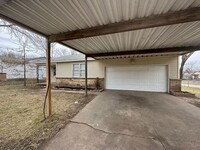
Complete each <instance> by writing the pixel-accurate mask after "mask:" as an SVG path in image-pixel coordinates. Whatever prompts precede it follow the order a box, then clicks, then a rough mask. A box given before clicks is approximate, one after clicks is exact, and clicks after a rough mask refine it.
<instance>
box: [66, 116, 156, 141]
mask: <svg viewBox="0 0 200 150" xmlns="http://www.w3.org/2000/svg"><path fill="white" fill-rule="evenodd" d="M70 122H71V123H76V124H81V125H85V126H88V127H90V128H92V129H94V130H97V131H100V132H103V133H105V134H114V135H122V136H129V137H136V138H143V139H152V140H155V138H153V137H152V138H151V137H143V136H137V135H132V134H125V133H119V132H109V131H104V130H102V129H98V128H95V127H93V126H92V125H89V124H87V123H84V122H77V121H72V120H71V121H70Z"/></svg>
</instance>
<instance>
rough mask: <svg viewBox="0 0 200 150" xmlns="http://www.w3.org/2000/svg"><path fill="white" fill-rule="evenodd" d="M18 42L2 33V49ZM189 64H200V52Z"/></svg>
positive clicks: (15, 46) (194, 55)
mask: <svg viewBox="0 0 200 150" xmlns="http://www.w3.org/2000/svg"><path fill="white" fill-rule="evenodd" d="M16 42H17V41H16V40H14V39H12V38H11V37H10V35H9V34H7V33H5V32H2V31H0V48H18V47H19V46H18V45H17V44H15V43H16ZM36 56H37V55H36ZM188 62H196V63H200V51H196V52H195V53H194V54H193V55H192V56H191V57H190V58H189V60H188Z"/></svg>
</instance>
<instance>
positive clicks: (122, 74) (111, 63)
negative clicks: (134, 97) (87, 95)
mask: <svg viewBox="0 0 200 150" xmlns="http://www.w3.org/2000/svg"><path fill="white" fill-rule="evenodd" d="M145 56H146V57H144V56H143V57H137V58H134V57H133V58H117V59H100V60H95V59H93V58H88V85H89V86H93V87H95V86H96V85H95V84H96V81H97V79H98V82H99V86H100V87H101V88H105V89H120V90H136V91H154V92H155V91H156V92H169V91H170V90H173V89H172V88H174V84H171V82H174V81H175V82H174V83H176V82H177V81H178V77H179V71H178V68H179V67H178V64H179V63H178V56H152V55H149V56H148V57H147V55H145ZM84 61H85V57H84V55H71V56H66V57H60V58H56V59H52V61H51V62H52V64H51V66H52V67H51V68H52V71H51V72H52V82H56V83H57V84H65V85H71V84H74V85H79V86H84V84H85V62H84ZM44 63H45V62H38V63H37V65H42V64H43V65H44Z"/></svg>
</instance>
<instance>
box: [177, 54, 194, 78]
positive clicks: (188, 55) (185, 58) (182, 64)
mask: <svg viewBox="0 0 200 150" xmlns="http://www.w3.org/2000/svg"><path fill="white" fill-rule="evenodd" d="M192 54H193V52H191V53H187V54H184V55H183V56H182V62H181V67H180V79H183V75H184V72H183V70H184V65H185V63H186V61H187V60H188V59H189V58H190V56H192Z"/></svg>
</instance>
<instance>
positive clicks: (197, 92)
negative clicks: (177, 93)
mask: <svg viewBox="0 0 200 150" xmlns="http://www.w3.org/2000/svg"><path fill="white" fill-rule="evenodd" d="M182 91H187V92H190V93H194V94H195V95H196V97H198V98H200V89H199V88H193V87H185V86H182Z"/></svg>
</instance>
